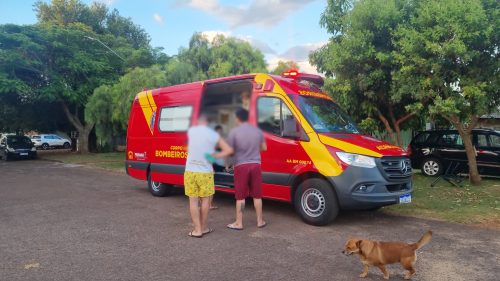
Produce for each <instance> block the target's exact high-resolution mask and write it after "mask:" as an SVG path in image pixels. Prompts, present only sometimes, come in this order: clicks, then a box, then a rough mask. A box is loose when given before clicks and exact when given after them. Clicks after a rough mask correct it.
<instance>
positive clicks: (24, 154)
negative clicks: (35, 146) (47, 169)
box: [19, 152, 28, 156]
mask: <svg viewBox="0 0 500 281" xmlns="http://www.w3.org/2000/svg"><path fill="white" fill-rule="evenodd" d="M19 155H21V156H28V153H26V152H22V153H19Z"/></svg>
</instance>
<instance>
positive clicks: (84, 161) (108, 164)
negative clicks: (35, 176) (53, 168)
mask: <svg viewBox="0 0 500 281" xmlns="http://www.w3.org/2000/svg"><path fill="white" fill-rule="evenodd" d="M38 156H39V157H40V158H41V159H46V160H54V161H61V162H64V163H68V164H80V165H85V166H89V167H98V168H103V169H111V170H120V171H125V152H112V153H89V154H78V153H71V152H70V153H67V152H52V151H49V152H41V153H40V152H39V154H38Z"/></svg>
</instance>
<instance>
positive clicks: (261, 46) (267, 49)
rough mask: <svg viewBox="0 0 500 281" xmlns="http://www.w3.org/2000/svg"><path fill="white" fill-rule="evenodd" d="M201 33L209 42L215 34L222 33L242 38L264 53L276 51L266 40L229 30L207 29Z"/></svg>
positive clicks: (226, 35)
mask: <svg viewBox="0 0 500 281" xmlns="http://www.w3.org/2000/svg"><path fill="white" fill-rule="evenodd" d="M201 34H202V35H203V36H204V37H205V38H207V40H208V41H209V42H212V41H213V40H214V38H215V36H217V35H224V36H225V37H229V36H232V37H235V38H238V39H240V40H243V41H245V42H248V43H249V44H250V45H252V46H253V47H255V48H257V49H259V50H260V51H261V52H262V53H264V54H275V53H276V52H275V51H274V50H273V49H272V48H271V47H269V45H268V44H267V43H266V42H263V41H261V40H258V39H255V38H253V37H252V36H245V35H239V34H237V35H233V34H232V32H231V31H221V30H207V31H203V32H201Z"/></svg>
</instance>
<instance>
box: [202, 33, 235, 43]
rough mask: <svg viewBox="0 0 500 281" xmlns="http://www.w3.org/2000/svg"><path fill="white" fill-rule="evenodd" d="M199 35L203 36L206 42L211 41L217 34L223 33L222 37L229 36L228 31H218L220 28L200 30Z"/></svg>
mask: <svg viewBox="0 0 500 281" xmlns="http://www.w3.org/2000/svg"><path fill="white" fill-rule="evenodd" d="M201 35H203V37H205V38H207V40H208V42H212V41H213V40H214V38H215V36H217V35H224V37H229V36H231V32H230V31H220V30H207V31H203V32H201Z"/></svg>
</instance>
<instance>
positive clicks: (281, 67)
mask: <svg viewBox="0 0 500 281" xmlns="http://www.w3.org/2000/svg"><path fill="white" fill-rule="evenodd" d="M290 69H295V70H299V65H298V64H297V63H296V62H294V61H291V60H289V61H282V60H280V61H278V65H277V66H276V67H275V68H274V69H273V70H272V71H271V73H272V74H276V75H281V74H282V73H283V72H285V71H287V70H290Z"/></svg>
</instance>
